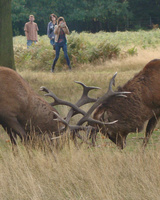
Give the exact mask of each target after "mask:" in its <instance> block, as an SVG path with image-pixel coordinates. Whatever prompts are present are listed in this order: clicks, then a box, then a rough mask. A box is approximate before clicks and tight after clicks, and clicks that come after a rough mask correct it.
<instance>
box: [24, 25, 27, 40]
mask: <svg viewBox="0 0 160 200" xmlns="http://www.w3.org/2000/svg"><path fill="white" fill-rule="evenodd" d="M24 32H25V35H26V37H27V38H28V31H27V25H26V24H25V26H24Z"/></svg>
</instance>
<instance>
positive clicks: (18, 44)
mask: <svg viewBox="0 0 160 200" xmlns="http://www.w3.org/2000/svg"><path fill="white" fill-rule="evenodd" d="M159 35H160V30H156V31H154V30H153V31H148V32H147V31H138V32H127V31H126V32H115V33H107V32H99V33H96V34H91V33H86V32H82V33H76V32H75V31H74V32H72V33H71V34H70V35H69V36H68V37H67V45H68V55H69V58H70V61H71V65H72V67H74V68H76V67H79V65H80V64H85V63H92V64H95V63H96V64H98V63H101V62H104V61H106V60H107V59H113V58H114V59H116V58H118V57H124V56H125V57H126V56H133V55H137V54H138V48H142V49H144V48H145V49H146V48H150V47H151V48H156V47H158V46H159V45H160V37H159ZM14 51H15V62H16V67H17V68H18V69H26V68H29V69H32V70H41V71H43V70H44V71H46V70H47V71H49V70H50V68H51V65H52V63H53V59H54V57H55V51H53V49H52V46H51V45H50V43H49V39H48V37H47V36H41V37H40V36H39V42H38V43H37V44H36V45H33V46H32V47H31V48H30V49H27V48H26V37H23V36H18V37H14ZM56 68H57V69H59V70H61V69H62V68H63V69H64V68H67V65H66V60H65V58H64V54H63V51H62V50H61V52H60V57H59V60H58V62H57V64H56Z"/></svg>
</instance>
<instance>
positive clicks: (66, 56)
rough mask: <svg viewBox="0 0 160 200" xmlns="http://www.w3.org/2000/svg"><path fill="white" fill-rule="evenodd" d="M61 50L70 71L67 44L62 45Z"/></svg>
mask: <svg viewBox="0 0 160 200" xmlns="http://www.w3.org/2000/svg"><path fill="white" fill-rule="evenodd" d="M62 48H63V51H64V57H65V59H66V61H67V65H68V67H69V69H70V70H71V65H70V60H69V57H68V53H67V44H64V45H63V47H62Z"/></svg>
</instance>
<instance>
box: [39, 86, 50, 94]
mask: <svg viewBox="0 0 160 200" xmlns="http://www.w3.org/2000/svg"><path fill="white" fill-rule="evenodd" d="M39 90H40V91H44V92H47V93H49V90H48V89H47V88H46V87H44V86H41V87H40V88H39Z"/></svg>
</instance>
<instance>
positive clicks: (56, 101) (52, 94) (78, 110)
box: [40, 86, 85, 115]
mask: <svg viewBox="0 0 160 200" xmlns="http://www.w3.org/2000/svg"><path fill="white" fill-rule="evenodd" d="M40 89H41V90H42V91H45V92H47V94H45V96H50V97H52V98H53V99H54V101H55V102H54V103H52V105H53V104H54V105H66V106H69V107H71V108H72V109H73V110H74V111H76V112H78V113H80V114H82V115H85V111H83V110H82V109H80V108H79V107H78V106H77V105H74V104H72V103H70V102H68V101H64V100H62V99H60V98H58V97H57V96H56V95H55V94H54V93H53V92H51V91H49V90H48V89H47V88H46V87H43V86H42V87H41V88H40Z"/></svg>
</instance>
